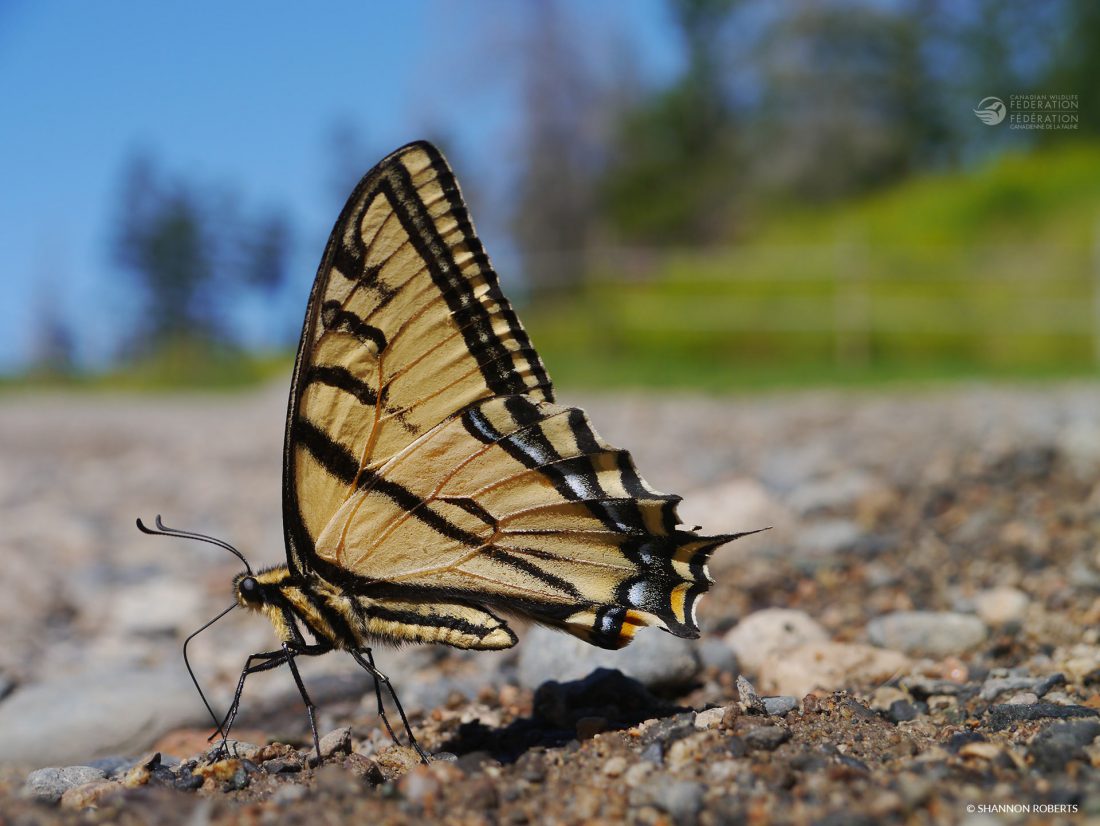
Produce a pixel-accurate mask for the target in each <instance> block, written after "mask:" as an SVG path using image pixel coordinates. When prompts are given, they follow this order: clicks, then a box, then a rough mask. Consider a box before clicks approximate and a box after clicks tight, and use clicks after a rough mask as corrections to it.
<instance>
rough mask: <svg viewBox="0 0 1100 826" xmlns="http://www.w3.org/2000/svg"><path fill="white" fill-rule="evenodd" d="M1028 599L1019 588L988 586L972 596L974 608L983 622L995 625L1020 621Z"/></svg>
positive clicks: (1028, 601) (1025, 611)
mask: <svg viewBox="0 0 1100 826" xmlns="http://www.w3.org/2000/svg"><path fill="white" fill-rule="evenodd" d="M1030 601H1031V600H1030V599H1029V598H1028V595H1027V594H1025V593H1024V592H1023V591H1021V590H1020V589H1019V588H1008V587H1002V588H990V589H989V590H988V591H982V592H980V593H979V594H977V595H976V596H975V597H974V610H975V611H976V612H977V614H978V616H979V617H980V618H981V619H982V621H983V622H985V623H986V624H987V625H992V626H994V627H996V626H999V625H1006V624H1008V623H1010V622H1022V621H1023V619H1024V615H1025V614H1026V613H1027V607H1028V604H1029V603H1030Z"/></svg>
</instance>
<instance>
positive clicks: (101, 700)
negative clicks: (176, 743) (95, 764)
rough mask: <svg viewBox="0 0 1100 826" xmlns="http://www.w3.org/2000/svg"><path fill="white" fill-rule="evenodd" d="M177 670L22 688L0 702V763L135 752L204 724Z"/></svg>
mask: <svg viewBox="0 0 1100 826" xmlns="http://www.w3.org/2000/svg"><path fill="white" fill-rule="evenodd" d="M205 715H206V711H205V710H204V709H203V707H202V703H201V702H199V699H198V697H197V696H196V694H195V688H194V686H193V685H192V684H191V680H190V679H189V678H188V676H187V672H186V671H185V670H184V669H183V667H182V665H180V664H176V663H173V664H171V665H170V666H167V667H163V668H160V669H134V670H121V669H120V670H117V671H110V672H98V673H88V674H85V675H83V676H82V677H81V679H80V681H79V682H78V683H74V682H73V681H72V680H70V679H56V680H50V681H48V682H41V683H33V684H29V685H25V686H22V687H21V688H19V689H17V690H16V691H15V692H13V693H12V695H11V696H10V697H8V698H7V699H6V700H4V702H2V703H0V731H2V732H3V733H4V736H3V737H0V762H12V763H22V764H30V765H37V766H43V765H49V764H51V763H53V764H55V765H56V764H58V763H66V762H72V761H75V760H80V759H88V758H95V757H104V756H108V755H117V754H120V753H133V752H139V751H142V750H143V749H145V748H147V747H149V746H150V745H152V744H153V742H154V741H155V740H156V739H157V738H158V737H159V736H160V735H161V734H163V733H164V732H166V731H169V730H171V729H174V728H181V727H185V726H192V725H201V724H205V723H208V722H209V720H207V719H206V716H205Z"/></svg>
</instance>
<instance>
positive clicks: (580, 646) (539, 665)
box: [519, 626, 701, 689]
mask: <svg viewBox="0 0 1100 826" xmlns="http://www.w3.org/2000/svg"><path fill="white" fill-rule="evenodd" d="M700 667H701V663H700V659H699V655H698V652H697V651H696V648H695V645H694V643H692V642H691V641H690V640H685V639H681V638H680V637H675V636H673V635H672V634H668V633H665V632H663V631H659V630H657V629H648V630H643V631H641V632H639V633H638V636H637V637H636V638H635V639H634V641H633V642H632V643H630V645H628V646H627V647H626V648H622V649H620V650H618V651H608V650H606V649H603V648H596V647H595V646H593V645H589V644H588V643H586V642H583V641H581V640H579V639H577V638H576V637H574V636H571V635H569V634H564V633H562V632H561V631H552V630H550V629H549V628H543V627H542V626H536V627H534V628H532V629H531V632H530V633H529V634H528V635H527V638H526V639H524V640H523V642H522V643H520V656H519V681H520V683H521V684H522V685H524V686H526V687H528V688H537V687H538V686H540V685H542V684H543V683H544V682H546V681H547V680H557V681H558V682H567V681H569V680H579V679H580V678H582V677H586V676H588V675H589V674H591V673H592V672H593V671H595V670H596V669H597V668H617V669H618V670H619V671H621V672H623V673H624V674H626V675H627V676H628V677H633V678H634V679H635V680H637V681H638V682H640V683H642V684H643V685H645V686H646V687H647V688H653V689H668V688H676V687H679V686H683V685H686V684H687V683H689V682H691V680H692V679H694V678H695V676H696V674H698V673H699V669H700Z"/></svg>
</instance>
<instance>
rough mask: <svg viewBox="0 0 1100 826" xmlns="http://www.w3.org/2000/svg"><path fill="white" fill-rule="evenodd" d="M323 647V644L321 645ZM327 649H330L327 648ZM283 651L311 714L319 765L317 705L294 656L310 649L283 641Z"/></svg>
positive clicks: (305, 652) (319, 742)
mask: <svg viewBox="0 0 1100 826" xmlns="http://www.w3.org/2000/svg"><path fill="white" fill-rule="evenodd" d="M319 647H321V646H319ZM326 650H328V649H327V648H326ZM283 651H285V652H286V664H287V665H288V666H290V673H291V674H292V675H293V677H294V684H295V685H297V686H298V693H299V694H301V695H302V702H304V703H305V704H306V714H308V715H309V729H310V731H312V732H313V748H314V749H315V750H316V751H317V765H321V759H322V758H321V740H320V738H319V737H318V736H317V717H316V711H317V707H316V706H314V705H313V700H311V699H310V698H309V694H308V693H307V692H306V684H305V683H304V682H302V675H301V674H299V673H298V665H297V663H295V662H294V657H295V656H296V655H298V654H302V653H304V654H308V653H309V652H308V651H295V650H293V649H291V647H290V644H289V643H285V642H284V643H283Z"/></svg>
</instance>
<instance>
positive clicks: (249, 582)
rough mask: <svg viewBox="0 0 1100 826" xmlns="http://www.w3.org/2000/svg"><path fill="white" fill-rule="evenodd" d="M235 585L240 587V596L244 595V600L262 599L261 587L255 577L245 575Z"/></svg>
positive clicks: (258, 600)
mask: <svg viewBox="0 0 1100 826" xmlns="http://www.w3.org/2000/svg"><path fill="white" fill-rule="evenodd" d="M237 587H238V588H239V589H240V591H241V596H242V597H244V600H245V602H260V601H262V599H263V595H262V589H261V588H260V583H258V582H257V581H256V579H255V577H250V576H246V577H245V578H244V579H242V580H241V583H240V585H238V586H237Z"/></svg>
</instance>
